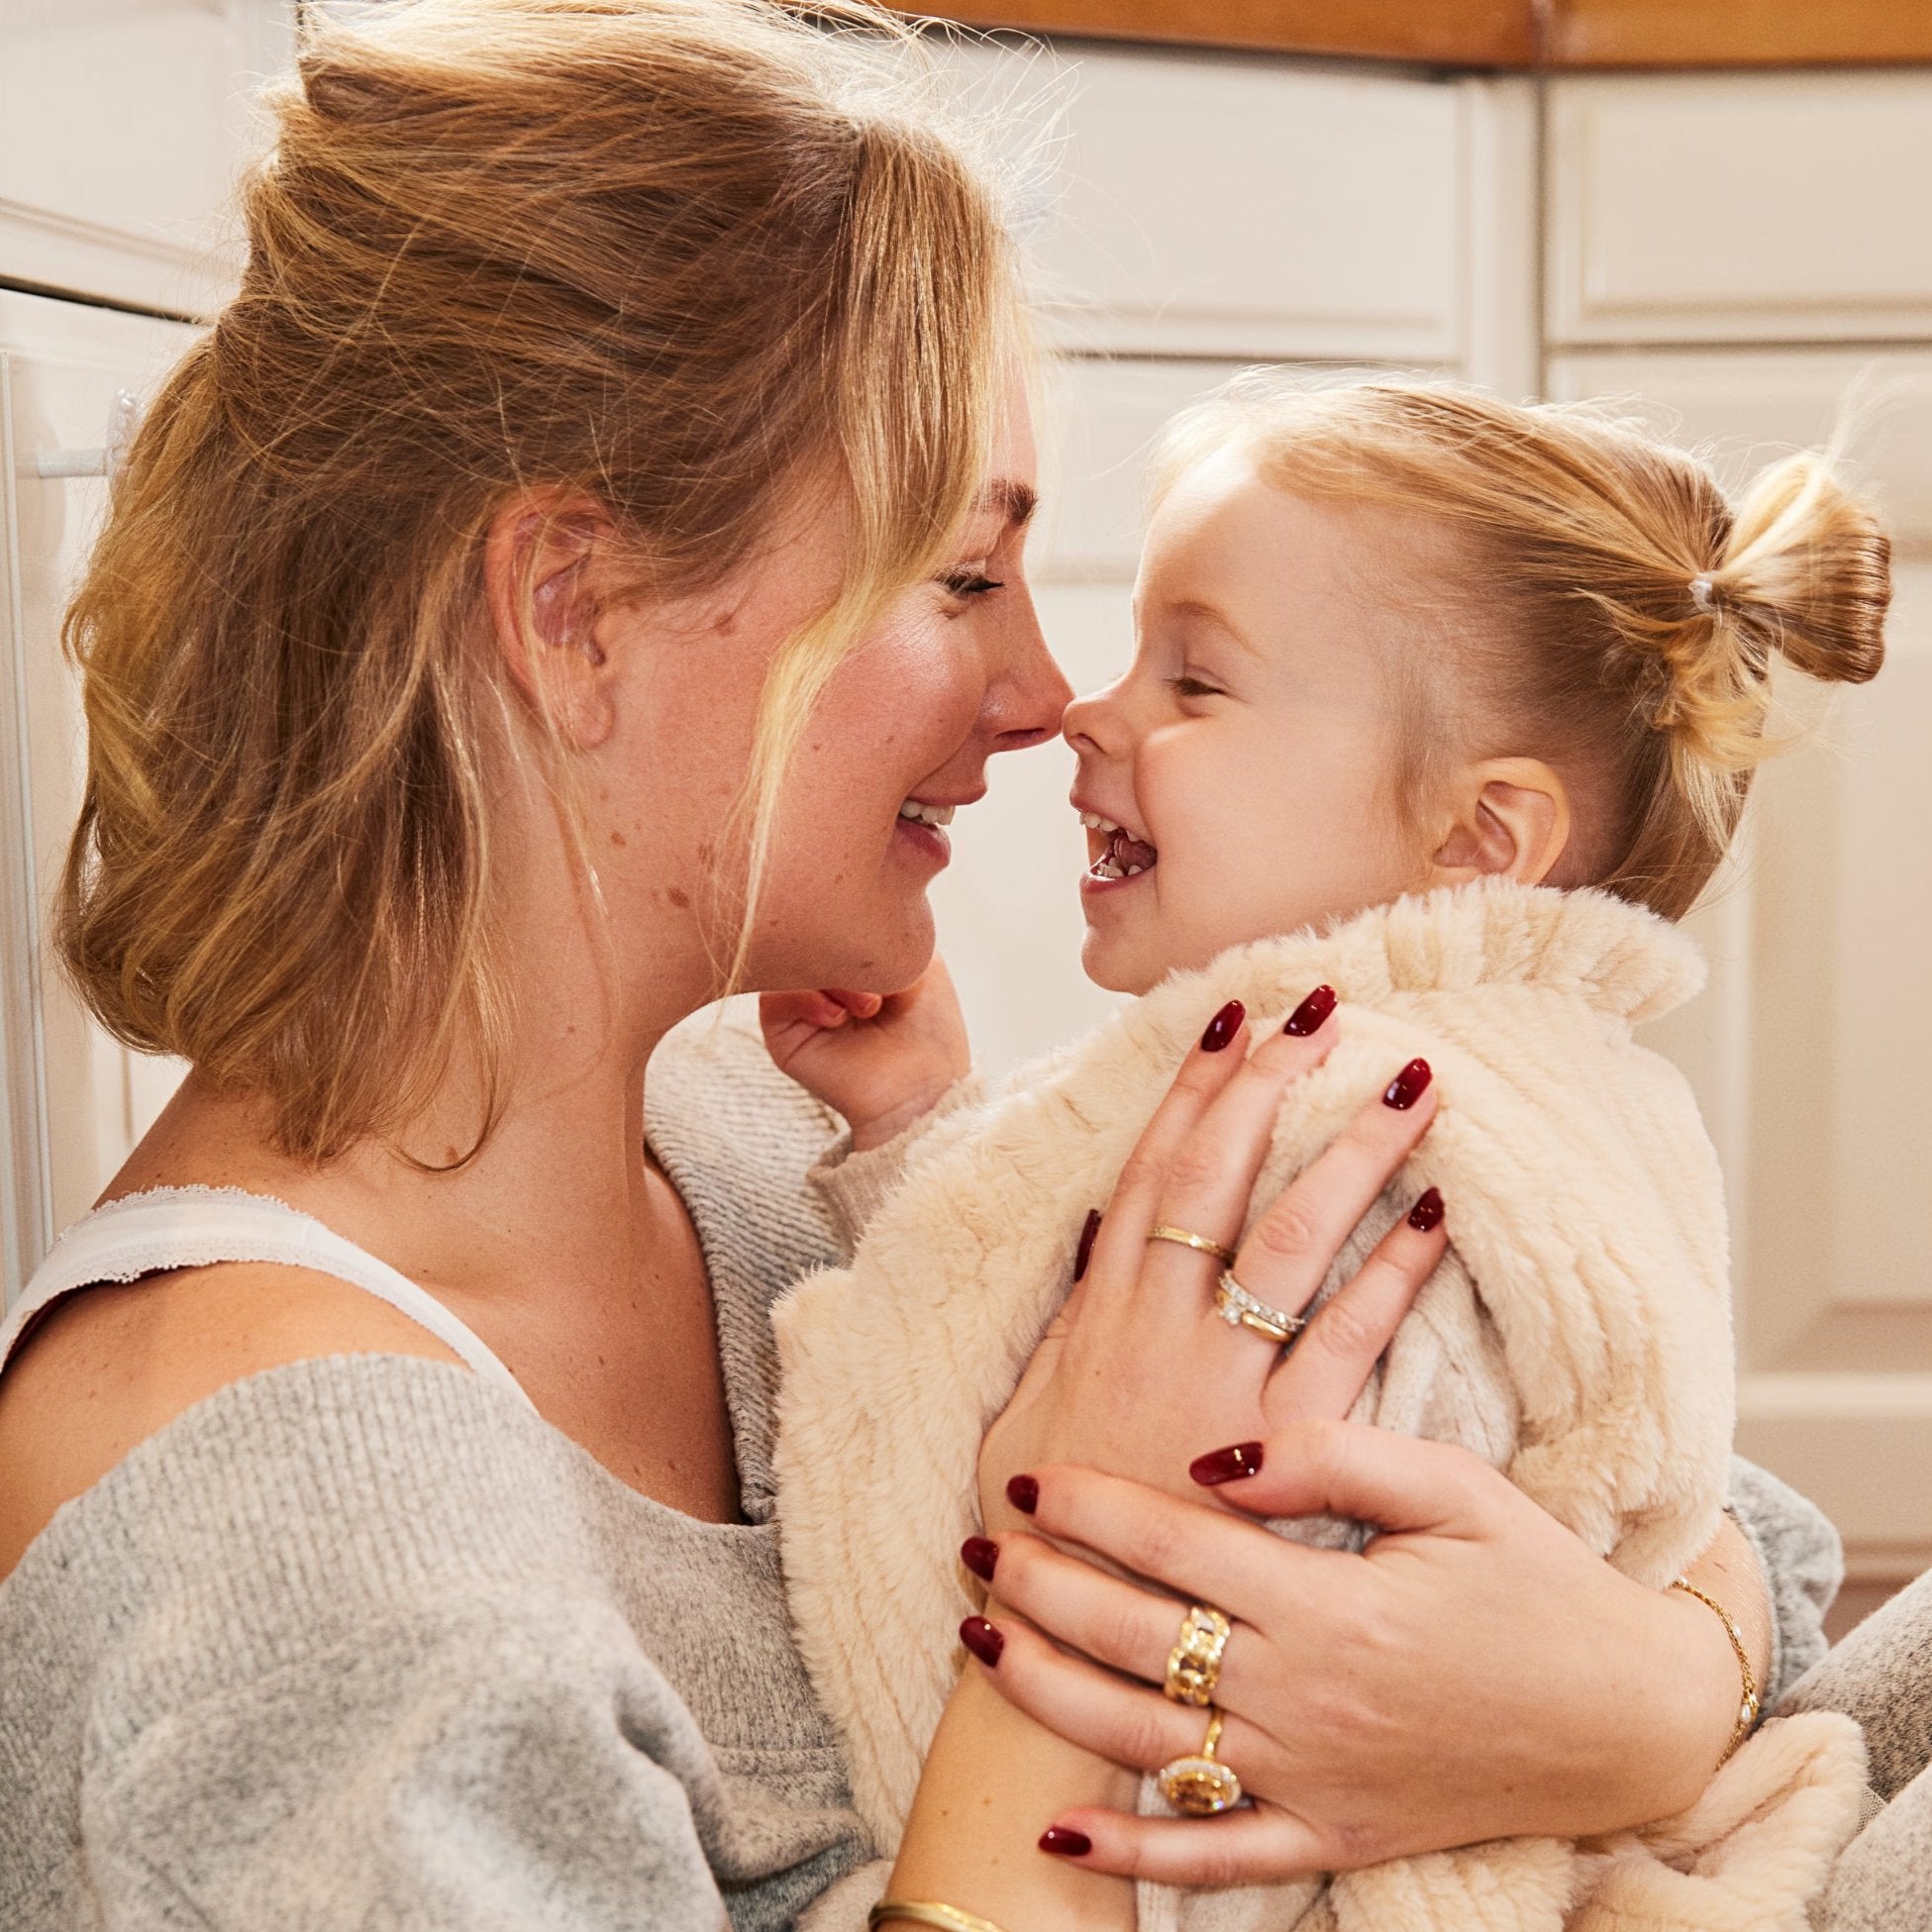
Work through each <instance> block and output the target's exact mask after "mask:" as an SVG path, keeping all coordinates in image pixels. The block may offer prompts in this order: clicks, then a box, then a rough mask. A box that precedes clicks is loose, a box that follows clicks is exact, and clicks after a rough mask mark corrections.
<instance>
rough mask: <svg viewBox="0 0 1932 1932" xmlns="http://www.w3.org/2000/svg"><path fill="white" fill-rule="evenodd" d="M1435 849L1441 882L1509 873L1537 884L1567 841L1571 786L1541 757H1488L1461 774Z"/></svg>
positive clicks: (1548, 874)
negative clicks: (1452, 813)
mask: <svg viewBox="0 0 1932 1932" xmlns="http://www.w3.org/2000/svg"><path fill="white" fill-rule="evenodd" d="M1458 801H1459V802H1458V807H1457V812H1456V818H1455V822H1454V824H1453V825H1451V827H1450V829H1449V832H1448V835H1447V836H1446V837H1445V838H1444V840H1443V842H1442V844H1441V846H1440V847H1439V848H1438V849H1437V852H1436V854H1435V859H1434V864H1435V867H1436V871H1437V874H1438V877H1437V883H1438V884H1441V885H1460V884H1465V883H1467V882H1468V881H1469V880H1471V879H1474V878H1513V879H1515V880H1517V881H1518V882H1519V883H1521V884H1523V885H1541V884H1542V883H1543V881H1544V880H1545V879H1546V878H1548V877H1549V876H1550V874H1551V873H1552V872H1553V871H1554V870H1555V869H1556V867H1557V863H1558V861H1559V860H1561V859H1562V858H1563V855H1564V851H1565V848H1566V847H1568V845H1569V844H1570V792H1569V789H1568V787H1567V786H1566V785H1565V784H1564V781H1563V780H1562V779H1561V778H1560V777H1558V776H1557V774H1556V773H1555V772H1554V771H1553V770H1551V768H1550V767H1549V766H1548V765H1547V764H1545V763H1543V762H1542V760H1541V759H1522V758H1517V759H1488V760H1485V761H1484V762H1483V763H1481V764H1477V765H1474V766H1472V767H1471V769H1470V770H1469V771H1468V772H1466V773H1465V774H1464V778H1463V782H1462V784H1461V786H1460V788H1459V791H1458Z"/></svg>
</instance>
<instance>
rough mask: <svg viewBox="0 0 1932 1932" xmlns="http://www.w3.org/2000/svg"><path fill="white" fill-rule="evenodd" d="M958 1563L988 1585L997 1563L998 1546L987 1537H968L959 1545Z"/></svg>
mask: <svg viewBox="0 0 1932 1932" xmlns="http://www.w3.org/2000/svg"><path fill="white" fill-rule="evenodd" d="M960 1561H961V1562H962V1563H963V1564H965V1565H966V1568H967V1569H968V1570H969V1571H971V1572H972V1574H973V1575H974V1576H977V1577H978V1578H979V1580H980V1581H981V1582H982V1583H990V1582H991V1581H992V1580H993V1565H994V1564H996V1563H997V1562H998V1561H999V1545H998V1544H997V1543H995V1542H994V1541H993V1540H992V1538H991V1537H989V1536H969V1537H967V1538H966V1541H965V1542H964V1543H962V1544H961V1545H960Z"/></svg>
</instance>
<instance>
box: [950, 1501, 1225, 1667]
mask: <svg viewBox="0 0 1932 1932" xmlns="http://www.w3.org/2000/svg"><path fill="white" fill-rule="evenodd" d="M963 1556H964V1558H965V1560H966V1567H967V1568H968V1569H970V1570H973V1571H975V1573H976V1574H978V1575H979V1576H982V1577H984V1578H985V1579H986V1580H987V1581H988V1582H989V1583H991V1584H992V1586H993V1588H994V1590H995V1592H996V1595H995V1607H994V1608H992V1609H991V1610H990V1611H989V1613H988V1614H989V1615H991V1616H993V1617H994V1618H997V1617H998V1616H999V1614H1000V1612H1001V1610H1003V1609H1005V1610H1014V1611H1017V1612H1018V1613H1019V1614H1020V1615H1021V1616H1022V1617H1024V1618H1025V1619H1026V1620H1027V1622H1028V1623H1030V1624H1032V1625H1033V1626H1034V1627H1035V1628H1036V1629H1038V1630H1041V1631H1044V1632H1045V1633H1046V1635H1048V1636H1049V1637H1051V1638H1052V1639H1053V1640H1054V1641H1055V1642H1056V1643H1058V1644H1062V1645H1065V1646H1067V1647H1068V1648H1069V1649H1071V1650H1076V1651H1078V1652H1080V1653H1081V1654H1082V1655H1083V1656H1086V1657H1090V1658H1092V1659H1093V1660H1094V1662H1095V1663H1097V1664H1105V1665H1108V1666H1109V1667H1110V1668H1112V1669H1113V1670H1116V1671H1122V1672H1125V1673H1126V1674H1127V1675H1128V1676H1130V1677H1135V1678H1140V1679H1141V1680H1142V1681H1143V1682H1145V1683H1150V1684H1155V1685H1160V1684H1162V1683H1164V1682H1165V1681H1166V1678H1167V1668H1168V1656H1169V1652H1171V1651H1172V1649H1173V1647H1174V1644H1175V1642H1176V1640H1177V1639H1178V1638H1179V1635H1180V1626H1181V1619H1182V1617H1183V1616H1184V1615H1185V1614H1186V1610H1187V1604H1186V1603H1185V1602H1184V1601H1182V1600H1181V1599H1179V1598H1177V1597H1173V1596H1165V1595H1162V1594H1161V1593H1160V1592H1158V1591H1155V1590H1149V1589H1143V1588H1141V1587H1140V1586H1139V1585H1138V1584H1135V1583H1130V1582H1127V1581H1125V1580H1123V1579H1122V1578H1121V1577H1118V1576H1109V1575H1107V1574H1106V1573H1105V1572H1104V1571H1100V1570H1096V1569H1095V1568H1094V1567H1093V1566H1092V1565H1091V1564H1088V1563H1082V1562H1081V1561H1080V1560H1079V1559H1078V1558H1077V1557H1069V1556H1066V1555H1064V1554H1062V1552H1060V1551H1058V1550H1056V1549H1055V1548H1054V1547H1053V1545H1052V1544H1050V1543H1047V1542H1045V1541H1043V1540H1042V1539H1041V1538H1039V1537H1037V1536H1015V1535H1006V1536H1002V1537H1001V1538H1000V1539H999V1541H998V1543H997V1544H994V1543H992V1542H990V1541H989V1540H988V1539H986V1538H983V1537H979V1538H974V1539H973V1540H972V1541H971V1542H970V1543H968V1544H967V1545H966V1550H965V1551H964V1552H963ZM989 1572H990V1573H992V1574H989ZM1256 1646H1257V1639H1256V1637H1255V1634H1254V1632H1253V1631H1251V1630H1249V1629H1248V1628H1247V1626H1246V1625H1237V1626H1236V1627H1235V1628H1234V1630H1233V1631H1232V1632H1231V1633H1230V1635H1229V1638H1228V1642H1227V1647H1226V1648H1225V1650H1224V1651H1223V1652H1222V1655H1221V1670H1220V1677H1219V1684H1220V1689H1219V1691H1218V1693H1217V1701H1219V1702H1222V1703H1228V1702H1232V1703H1237V1704H1239V1703H1241V1702H1243V1701H1244V1698H1243V1692H1244V1689H1245V1688H1247V1687H1251V1685H1252V1678H1253V1676H1254V1670H1253V1667H1254V1665H1255V1663H1256V1661H1257V1656H1256Z"/></svg>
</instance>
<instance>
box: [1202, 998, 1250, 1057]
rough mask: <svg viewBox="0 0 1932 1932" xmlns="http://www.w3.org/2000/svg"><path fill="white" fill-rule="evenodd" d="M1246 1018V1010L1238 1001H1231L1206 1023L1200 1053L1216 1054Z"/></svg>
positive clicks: (1239, 1028)
mask: <svg viewBox="0 0 1932 1932" xmlns="http://www.w3.org/2000/svg"><path fill="white" fill-rule="evenodd" d="M1247 1017H1248V1009H1247V1007H1245V1006H1244V1005H1242V1003H1241V1002H1240V1000H1238V999H1231V1000H1229V1001H1228V1003H1227V1005H1225V1006H1224V1007H1222V1009H1221V1010H1220V1012H1218V1013H1217V1014H1215V1016H1214V1017H1213V1019H1211V1020H1209V1021H1208V1023H1207V1031H1206V1032H1205V1033H1204V1034H1202V1035H1201V1052H1202V1053H1204V1054H1218V1053H1219V1052H1220V1051H1221V1049H1222V1048H1223V1047H1225V1046H1226V1045H1227V1044H1228V1042H1229V1041H1230V1040H1232V1039H1233V1038H1234V1037H1235V1035H1236V1034H1237V1033H1239V1032H1240V1031H1241V1023H1242V1021H1243V1020H1245V1019H1246V1018H1247Z"/></svg>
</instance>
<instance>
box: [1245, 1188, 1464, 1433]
mask: <svg viewBox="0 0 1932 1932" xmlns="http://www.w3.org/2000/svg"><path fill="white" fill-rule="evenodd" d="M1448 1247H1449V1231H1448V1229H1447V1228H1446V1227H1445V1226H1444V1207H1443V1199H1442V1196H1441V1195H1440V1194H1439V1193H1438V1192H1437V1191H1436V1189H1435V1188H1433V1187H1432V1188H1430V1189H1429V1190H1428V1192H1427V1193H1425V1194H1424V1195H1423V1196H1422V1197H1421V1199H1420V1200H1418V1201H1417V1202H1416V1204H1415V1206H1414V1208H1412V1209H1411V1210H1410V1212H1409V1213H1408V1215H1407V1216H1406V1217H1405V1218H1404V1219H1402V1220H1400V1221H1398V1222H1396V1224H1395V1225H1394V1227H1392V1228H1391V1229H1389V1231H1388V1232H1387V1233H1386V1234H1385V1235H1383V1236H1382V1238H1381V1240H1380V1241H1378V1242H1377V1243H1376V1244H1375V1246H1374V1249H1373V1252H1372V1253H1371V1255H1370V1257H1369V1259H1368V1260H1367V1261H1366V1262H1364V1263H1363V1265H1362V1268H1361V1270H1360V1271H1359V1272H1358V1273H1357V1274H1356V1275H1355V1277H1354V1278H1353V1279H1352V1280H1350V1281H1348V1282H1347V1283H1346V1284H1345V1285H1344V1286H1343V1287H1341V1288H1340V1289H1338V1290H1337V1292H1336V1293H1335V1294H1333V1295H1331V1296H1330V1297H1329V1299H1328V1300H1327V1302H1325V1303H1324V1304H1323V1306H1322V1308H1321V1309H1320V1311H1319V1312H1318V1313H1317V1314H1316V1315H1315V1317H1314V1319H1313V1320H1312V1321H1310V1322H1309V1324H1308V1326H1307V1327H1306V1328H1305V1329H1303V1330H1302V1332H1301V1334H1300V1335H1299V1336H1298V1337H1297V1338H1296V1339H1295V1342H1294V1345H1293V1346H1292V1347H1291V1348H1290V1349H1289V1350H1288V1351H1287V1354H1286V1355H1285V1356H1284V1357H1283V1358H1282V1360H1281V1363H1280V1365H1279V1367H1278V1368H1276V1369H1275V1370H1274V1372H1273V1373H1272V1374H1271V1376H1270V1377H1269V1382H1268V1387H1267V1390H1266V1392H1265V1393H1264V1395H1263V1397H1262V1406H1263V1410H1264V1413H1266V1415H1267V1416H1268V1418H1269V1421H1270V1422H1271V1424H1274V1425H1276V1426H1280V1425H1284V1424H1286V1423H1289V1422H1295V1421H1300V1420H1302V1419H1304V1418H1307V1417H1312V1416H1335V1417H1341V1416H1345V1415H1347V1414H1348V1413H1349V1411H1350V1410H1351V1409H1352V1408H1354V1406H1355V1404H1356V1399H1357V1398H1358V1397H1359V1396H1360V1395H1361V1393H1362V1391H1363V1388H1364V1387H1365V1386H1366V1385H1367V1383H1368V1380H1369V1376H1370V1373H1371V1372H1372V1371H1373V1368H1374V1366H1375V1364H1376V1363H1377V1362H1378V1361H1380V1360H1381V1355H1382V1351H1383V1350H1384V1349H1386V1348H1387V1347H1388V1345H1389V1343H1390V1342H1391V1341H1393V1340H1394V1338H1395V1331H1396V1330H1397V1329H1398V1328H1399V1327H1400V1326H1401V1325H1402V1318H1403V1316H1405V1315H1406V1314H1407V1313H1408V1312H1409V1309H1410V1308H1411V1307H1412V1306H1413V1305H1414V1302H1415V1298H1416V1296H1417V1295H1418V1294H1420V1293H1421V1291H1422V1286H1423V1283H1424V1282H1426V1281H1427V1280H1428V1278H1429V1276H1430V1275H1431V1274H1433V1273H1434V1272H1435V1271H1436V1264H1437V1263H1438V1262H1440V1261H1441V1260H1442V1258H1443V1255H1444V1253H1445V1251H1446V1250H1447V1249H1448ZM1256 1292H1260V1291H1259V1290H1256ZM1263 1298H1264V1299H1266V1298H1267V1297H1266V1296H1264V1297H1263Z"/></svg>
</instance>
